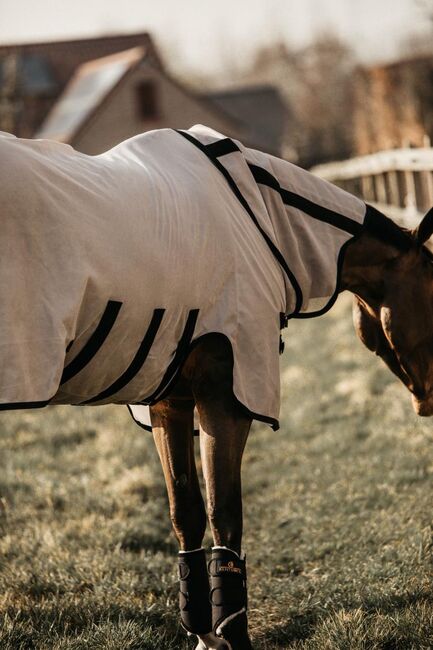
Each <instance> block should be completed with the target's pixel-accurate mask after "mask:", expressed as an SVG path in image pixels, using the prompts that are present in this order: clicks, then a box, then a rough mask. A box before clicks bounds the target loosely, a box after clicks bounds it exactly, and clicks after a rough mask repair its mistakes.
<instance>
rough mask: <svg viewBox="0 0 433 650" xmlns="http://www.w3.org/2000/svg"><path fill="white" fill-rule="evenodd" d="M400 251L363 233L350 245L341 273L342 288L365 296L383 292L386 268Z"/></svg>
mask: <svg viewBox="0 0 433 650" xmlns="http://www.w3.org/2000/svg"><path fill="white" fill-rule="evenodd" d="M399 254H400V251H399V250H398V249H397V248H395V247H394V246H393V245H392V244H387V243H385V242H383V241H381V240H380V239H377V238H376V237H374V236H372V235H370V234H369V233H367V232H366V233H363V234H362V235H361V236H360V237H359V238H357V239H354V240H353V241H352V242H351V243H350V244H349V246H348V248H347V250H346V254H345V257H344V263H343V268H342V273H341V289H342V290H345V289H347V290H349V291H351V292H352V293H355V294H357V295H360V296H363V294H366V295H367V294H369V295H371V294H374V295H378V294H380V293H381V290H382V284H383V275H384V269H385V265H386V264H387V262H389V261H390V260H392V259H395V258H396V257H398V255H399Z"/></svg>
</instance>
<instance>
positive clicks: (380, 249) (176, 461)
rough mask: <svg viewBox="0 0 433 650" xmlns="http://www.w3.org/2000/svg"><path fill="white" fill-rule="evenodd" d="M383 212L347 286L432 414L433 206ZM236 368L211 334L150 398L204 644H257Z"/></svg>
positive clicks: (362, 322)
mask: <svg viewBox="0 0 433 650" xmlns="http://www.w3.org/2000/svg"><path fill="white" fill-rule="evenodd" d="M377 217H378V222H380V228H379V227H378V228H377V232H376V233H375V232H374V227H373V228H372V229H371V230H370V232H364V233H362V234H361V235H360V236H359V237H358V238H354V239H353V240H352V241H351V242H350V244H349V246H348V247H347V251H346V255H345V259H344V263H343V267H342V274H341V286H340V288H341V290H349V291H351V292H352V293H353V294H354V323H355V329H356V331H357V333H358V335H359V337H360V339H361V341H362V342H363V343H364V344H365V345H366V346H367V347H368V348H369V349H370V350H372V351H374V352H375V353H376V354H378V355H379V356H380V357H381V358H382V359H383V360H384V361H385V363H386V364H387V365H388V366H389V368H390V369H391V370H392V371H393V372H394V373H395V374H396V375H397V376H398V377H399V378H400V379H401V380H402V381H403V382H404V384H405V385H406V386H407V387H408V389H409V390H410V392H411V393H412V400H413V405H414V408H415V411H416V412H417V413H418V414H420V415H432V414H433V354H432V352H433V262H432V259H431V256H430V253H429V251H428V250H427V249H426V248H425V247H424V243H425V242H426V241H427V239H428V238H429V237H430V235H431V234H432V232H433V212H432V211H430V213H429V214H428V215H426V217H425V218H424V220H423V221H422V223H421V224H420V226H419V227H418V228H417V230H416V231H414V232H410V231H405V230H403V229H400V228H399V227H398V226H397V225H395V224H394V223H393V222H392V221H390V220H387V219H386V218H385V217H383V216H382V215H379V214H377ZM232 368H233V359H232V352H231V348H230V346H229V345H228V344H227V343H226V341H225V340H224V339H219V338H218V337H216V336H215V337H209V338H207V339H205V340H203V341H202V342H201V343H200V344H198V345H197V346H196V347H195V348H194V350H193V351H192V352H191V354H190V355H189V357H188V359H187V362H186V363H185V365H184V367H183V370H182V376H181V379H180V381H179V382H178V384H177V385H176V388H175V389H174V390H173V391H172V393H171V394H170V395H169V396H168V397H167V398H166V399H164V400H163V401H161V402H159V403H158V404H156V405H154V406H153V407H151V418H152V424H153V427H154V429H153V431H154V438H155V442H156V445H157V448H158V452H159V455H160V458H161V462H162V466H163V470H164V475H165V480H166V483H167V490H168V496H169V503H170V516H171V521H172V524H173V528H174V532H175V534H176V537H177V539H178V541H179V545H180V556H179V567H180V598H181V601H180V604H181V617H182V621H183V625H184V627H186V628H187V629H188V630H190V631H191V632H194V633H196V634H197V636H198V637H199V639H200V640H199V644H198V646H197V648H203V649H204V648H218V649H220V648H221V649H222V648H232V649H233V650H244V649H247V648H251V647H252V646H251V642H250V640H249V637H248V632H247V613H246V605H247V599H246V598H247V593H246V578H245V563H244V559H243V558H242V556H241V542H242V496H241V461H242V454H243V451H244V448H245V443H246V441H247V437H248V432H249V429H250V424H251V420H250V418H248V417H246V416H245V414H244V413H243V411H242V409H241V408H240V407H239V405H238V404H237V401H236V399H235V398H234V395H233V391H232ZM194 405H195V406H196V407H197V410H198V413H199V417H200V452H201V460H202V466H203V473H204V479H205V483H206V496H207V517H208V519H209V523H210V527H211V531H212V535H213V540H214V544H215V548H214V549H213V552H212V559H211V561H210V563H209V575H210V584H209V579H208V571H207V570H206V563H205V554H204V551H203V550H202V549H201V544H202V540H203V535H204V532H205V528H206V509H205V506H204V503H203V499H202V495H201V492H200V488H199V481H198V478H197V470H196V466H195V461H194V452H193V428H194V424H193V409H194ZM209 593H210V599H209Z"/></svg>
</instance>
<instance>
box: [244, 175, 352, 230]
mask: <svg viewBox="0 0 433 650" xmlns="http://www.w3.org/2000/svg"><path fill="white" fill-rule="evenodd" d="M248 167H249V168H250V170H251V173H252V175H253V177H254V180H255V181H256V183H260V185H265V186H266V187H269V188H271V189H272V190H275V191H276V192H278V193H279V195H280V196H281V199H282V201H283V203H284V204H285V205H290V206H291V207H293V208H297V209H298V210H301V211H302V212H305V214H308V216H310V217H312V218H313V219H317V220H318V221H323V222H325V223H329V224H330V225H331V226H335V227H336V228H339V229H340V230H344V231H345V232H348V233H350V234H351V235H357V234H358V233H360V232H361V231H362V230H363V224H362V223H358V222H357V221H354V220H353V219H350V218H349V217H346V216H344V215H343V214H340V213H339V212H335V211H334V210H330V209H329V208H325V207H324V206H322V205H319V204H318V203H314V202H313V201H310V200H309V199H306V198H305V197H304V196H301V195H300V194H296V193H295V192H291V191H289V190H286V189H284V188H282V187H281V185H280V184H279V182H278V181H277V179H276V178H275V176H273V175H272V174H270V173H269V172H268V171H267V170H266V169H263V168H262V167H258V166H257V165H253V164H252V163H248Z"/></svg>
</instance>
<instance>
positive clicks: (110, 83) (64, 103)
mask: <svg viewBox="0 0 433 650" xmlns="http://www.w3.org/2000/svg"><path fill="white" fill-rule="evenodd" d="M145 56H146V53H145V49H144V48H143V47H135V48H132V49H130V50H126V51H125V52H119V53H117V54H111V55H110V56H105V57H102V58H100V59H96V60H95V61H88V62H87V63H83V64H82V65H80V66H79V67H78V69H77V71H76V72H75V74H74V75H73V77H72V79H71V81H70V82H69V83H68V85H67V86H66V88H65V90H64V92H63V94H62V95H61V96H60V98H59V99H58V101H57V102H56V104H55V105H54V107H53V108H52V110H51V112H50V113H49V115H48V117H47V118H46V120H45V121H44V123H43V124H42V126H41V128H40V129H39V131H38V132H37V134H36V137H38V138H52V139H55V140H59V141H61V142H70V141H71V139H72V138H73V137H74V135H75V134H76V133H77V131H78V130H79V129H80V128H81V127H82V125H83V124H84V123H85V122H86V121H87V120H88V119H89V118H90V116H91V115H92V114H93V112H94V111H95V110H96V109H97V108H98V106H99V105H100V104H101V103H102V102H103V101H104V99H105V98H106V97H107V95H108V94H109V93H111V92H112V91H113V89H114V88H115V87H116V86H117V84H118V83H119V82H120V81H121V80H122V79H123V78H124V76H125V75H126V74H127V72H128V71H129V70H131V69H132V68H134V67H135V66H136V65H137V64H138V63H139V62H140V61H142V60H143V58H145Z"/></svg>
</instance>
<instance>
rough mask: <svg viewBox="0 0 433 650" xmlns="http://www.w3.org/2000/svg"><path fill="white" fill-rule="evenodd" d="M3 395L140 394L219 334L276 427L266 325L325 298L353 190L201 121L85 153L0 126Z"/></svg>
mask: <svg viewBox="0 0 433 650" xmlns="http://www.w3.org/2000/svg"><path fill="white" fill-rule="evenodd" d="M0 178H1V183H0V215H1V221H2V237H1V239H0V265H1V276H0V278H1V279H0V305H1V312H0V313H1V321H0V355H1V358H0V409H13V408H30V407H41V406H45V405H47V404H74V405H84V404H95V405H97V404H107V403H117V404H128V405H129V408H130V411H131V413H132V415H133V417H134V419H135V420H136V421H137V422H138V423H139V424H142V425H143V426H145V427H147V426H149V424H150V420H149V414H148V405H149V404H152V403H155V402H157V401H159V400H160V399H162V398H163V397H164V396H165V395H167V394H168V393H169V391H170V389H171V388H172V386H173V384H174V382H175V381H176V378H177V376H178V374H179V371H180V368H181V367H182V363H183V362H184V360H185V359H186V357H187V355H188V352H189V350H190V348H191V345H192V344H194V342H196V341H197V340H199V339H200V338H201V337H202V336H205V335H206V334H211V333H219V334H222V335H224V336H225V337H226V338H227V339H228V341H229V342H230V343H231V346H232V350H233V358H234V368H233V391H234V394H235V396H236V398H237V399H238V401H239V402H240V404H241V405H243V407H244V408H245V409H246V410H247V411H248V412H249V413H250V415H251V416H252V417H253V418H255V419H258V420H261V421H264V422H267V423H268V424H270V425H272V426H273V427H274V428H278V415H279V402H280V398H279V341H280V328H281V326H282V325H283V324H285V322H286V321H287V319H288V318H305V317H311V316H317V315H319V314H322V313H324V312H325V311H326V310H327V309H329V308H330V306H331V305H332V304H333V302H334V300H335V298H336V296H337V293H338V273H339V268H340V267H341V262H342V258H343V252H344V248H345V245H346V244H347V243H348V242H349V241H350V240H351V238H352V237H353V236H354V235H357V234H359V233H360V232H361V231H362V229H363V222H364V217H365V214H366V206H365V204H364V203H363V202H362V201H360V200H359V199H357V198H355V197H353V196H351V195H350V194H347V193H346V192H344V191H343V190H341V189H339V188H337V187H335V186H334V185H331V184H329V183H327V182H326V181H323V180H321V179H319V178H317V177H315V176H313V175H312V174H310V173H308V172H306V171H304V170H302V169H300V168H298V167H296V166H294V165H292V164H290V163H288V162H286V161H283V160H280V159H278V158H275V157H273V156H270V155H268V154H264V153H260V152H258V151H254V150H252V149H248V148H245V147H243V146H242V145H241V144H240V143H238V142H234V141H232V140H230V139H228V138H225V137H224V136H222V135H221V134H219V133H216V132H215V131H212V130H210V129H208V128H206V127H203V126H196V127H193V128H192V129H190V130H189V131H182V132H176V131H174V130H171V129H163V130H159V131H152V132H148V133H145V134H143V135H139V136H136V137H134V138H131V139H130V140H127V141H126V142H123V143H121V144H119V145H118V146H116V147H114V148H113V149H111V150H110V151H108V152H106V153H104V154H101V155H99V156H87V155H85V154H81V153H79V152H77V151H75V150H74V149H72V148H71V147H70V146H68V145H64V144H59V143H56V142H50V141H47V140H22V139H18V138H15V137H13V136H9V135H7V134H0Z"/></svg>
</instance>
